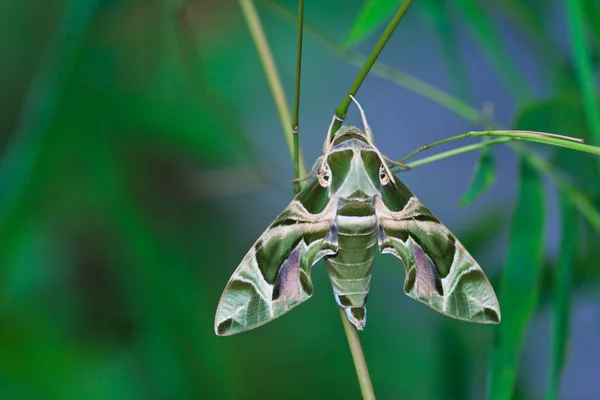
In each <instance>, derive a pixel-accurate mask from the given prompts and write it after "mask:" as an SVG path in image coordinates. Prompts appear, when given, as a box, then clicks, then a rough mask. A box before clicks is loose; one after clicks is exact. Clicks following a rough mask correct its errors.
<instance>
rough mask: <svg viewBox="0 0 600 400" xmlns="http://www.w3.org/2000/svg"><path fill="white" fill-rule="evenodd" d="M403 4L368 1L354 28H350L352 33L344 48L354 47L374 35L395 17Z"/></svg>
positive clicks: (363, 6) (391, 1) (392, 1)
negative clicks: (395, 13)
mask: <svg viewBox="0 0 600 400" xmlns="http://www.w3.org/2000/svg"><path fill="white" fill-rule="evenodd" d="M401 3H402V1H401V0H390V1H379V0H366V1H365V2H364V3H363V5H362V7H361V9H360V11H359V13H358V17H357V18H356V20H355V21H354V24H353V25H352V28H350V33H348V37H347V38H346V40H345V42H344V47H351V46H354V45H356V44H357V43H358V42H360V41H361V40H363V39H365V38H366V37H367V36H369V35H370V34H371V33H373V31H374V30H375V29H377V28H379V27H380V26H381V25H383V23H384V22H385V21H386V20H387V19H389V18H391V17H392V15H394V11H396V10H397V9H398V7H399V6H400V4H401Z"/></svg>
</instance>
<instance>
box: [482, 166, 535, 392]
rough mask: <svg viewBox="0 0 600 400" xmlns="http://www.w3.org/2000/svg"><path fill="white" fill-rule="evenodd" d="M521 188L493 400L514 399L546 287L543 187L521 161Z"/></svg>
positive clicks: (503, 294) (495, 359)
mask: <svg viewBox="0 0 600 400" xmlns="http://www.w3.org/2000/svg"><path fill="white" fill-rule="evenodd" d="M520 177H521V182H520V188H519V194H518V199H517V203H516V208H515V210H514V213H513V219H512V228H511V231H510V241H509V249H508V256H507V260H506V265H505V267H504V271H503V275H502V286H501V292H500V307H501V309H502V322H501V323H500V325H499V327H498V329H497V330H496V337H495V343H494V349H493V352H492V367H491V371H490V377H491V383H490V386H489V390H490V392H489V398H490V399H491V400H508V399H511V398H512V394H513V391H514V387H515V380H516V376H517V368H518V363H519V354H520V349H521V344H522V342H523V338H524V336H525V333H526V331H527V326H528V325H529V321H530V319H531V317H532V316H533V314H534V312H535V309H536V306H537V301H538V296H539V292H540V283H541V279H540V277H541V267H542V254H543V245H544V187H543V183H542V180H541V179H540V176H539V175H538V174H537V173H536V172H535V170H534V169H533V168H532V167H531V165H530V164H529V163H527V162H525V161H524V160H521V167H520Z"/></svg>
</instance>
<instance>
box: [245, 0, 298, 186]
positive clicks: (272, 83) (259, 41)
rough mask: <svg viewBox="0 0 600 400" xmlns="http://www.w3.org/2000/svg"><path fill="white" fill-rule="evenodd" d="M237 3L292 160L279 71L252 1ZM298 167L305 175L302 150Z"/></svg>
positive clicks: (289, 122)
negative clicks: (275, 108)
mask: <svg viewBox="0 0 600 400" xmlns="http://www.w3.org/2000/svg"><path fill="white" fill-rule="evenodd" d="M239 3H240V8H241V9H242V14H243V15H244V19H245V20H246V23H247V24H248V29H249V30H250V35H251V36H252V40H253V41H254V44H255V45H256V51H257V52H258V55H259V57H260V61H261V63H262V66H263V69H264V71H265V75H266V77H267V82H268V84H269V88H270V89H271V94H272V95H273V100H274V101H275V106H276V107H277V113H278V114H279V119H280V121H281V126H282V128H283V134H284V136H285V141H286V144H287V146H288V149H289V151H290V155H291V157H292V160H294V153H295V150H294V138H293V137H294V134H293V132H292V129H290V127H291V126H292V114H291V112H290V107H289V105H288V102H287V100H286V97H285V92H284V90H283V85H282V84H281V79H280V78H279V72H277V66H276V65H275V61H274V60H273V55H272V54H271V48H270V47H269V42H268V41H267V37H266V36H265V32H264V30H263V27H262V23H261V22H260V18H259V16H258V13H257V12H256V7H254V2H253V1H252V0H239ZM298 169H299V170H298V176H305V175H306V164H305V163H304V157H303V156H302V152H301V151H300V150H298Z"/></svg>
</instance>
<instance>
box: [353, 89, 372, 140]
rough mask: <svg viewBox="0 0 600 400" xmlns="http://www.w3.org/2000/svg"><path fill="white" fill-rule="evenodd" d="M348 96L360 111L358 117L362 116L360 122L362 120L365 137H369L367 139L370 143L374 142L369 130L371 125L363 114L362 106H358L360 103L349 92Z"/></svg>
mask: <svg viewBox="0 0 600 400" xmlns="http://www.w3.org/2000/svg"><path fill="white" fill-rule="evenodd" d="M348 96H350V98H351V99H352V101H353V102H354V103H355V104H356V106H357V107H358V111H360V117H361V118H362V122H363V125H364V127H365V135H367V138H368V139H369V141H370V142H371V144H373V142H374V140H375V139H374V137H373V131H372V130H371V127H370V126H369V124H368V123H367V116H366V115H365V110H363V109H362V107H361V106H360V103H359V102H358V101H357V100H356V99H355V98H354V96H352V95H351V94H349V95H348Z"/></svg>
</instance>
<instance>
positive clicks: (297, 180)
mask: <svg viewBox="0 0 600 400" xmlns="http://www.w3.org/2000/svg"><path fill="white" fill-rule="evenodd" d="M313 176H315V175H314V174H313V173H312V172H311V173H309V174H308V175H306V176H305V177H303V178H294V179H292V182H294V183H298V182H305V181H307V180H309V179H310V178H312V177H313Z"/></svg>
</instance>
